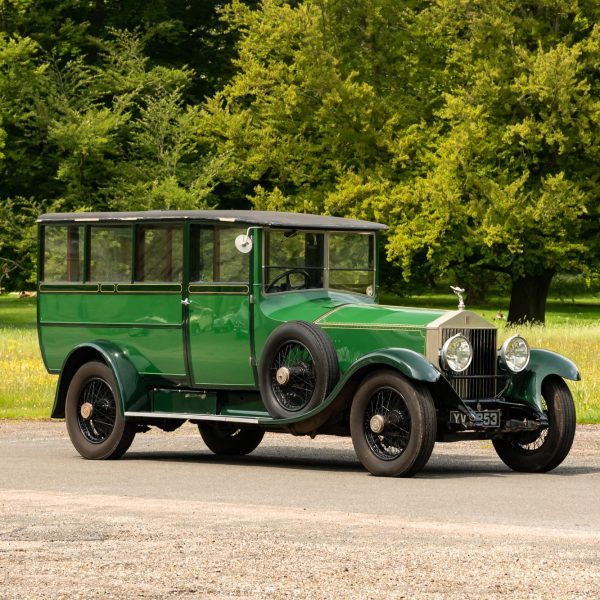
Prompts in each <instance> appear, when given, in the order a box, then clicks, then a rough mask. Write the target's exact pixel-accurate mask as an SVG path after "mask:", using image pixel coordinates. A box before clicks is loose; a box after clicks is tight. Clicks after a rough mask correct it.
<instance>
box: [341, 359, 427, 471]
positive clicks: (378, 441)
mask: <svg viewBox="0 0 600 600" xmlns="http://www.w3.org/2000/svg"><path fill="white" fill-rule="evenodd" d="M436 428H437V422H436V414H435V406H434V404H433V399H432V398H431V394H430V393H429V390H428V389H427V388H426V387H425V386H424V385H423V384H422V383H419V382H417V381H410V380H408V379H406V378H405V377H403V376H402V375H400V374H399V373H397V372H396V371H391V370H383V371H377V372H375V373H373V374H372V375H369V376H368V377H367V378H366V379H365V380H364V381H363V382H362V383H361V385H360V387H359V388H358V391H357V392H356V395H355V396H354V400H353V402H352V408H351V410H350V433H351V435H352V444H353V445H354V450H355V452H356V455H357V456H358V459H359V460H360V462H361V463H362V465H363V466H364V467H365V468H366V469H367V470H368V471H370V472H371V473H372V474H373V475H382V476H387V477H411V476H412V475H414V474H415V473H417V472H418V471H420V470H421V469H422V468H423V467H424V466H425V464H426V463H427V461H428V460H429V457H430V456H431V452H432V451H433V446H434V444H435V436H436Z"/></svg>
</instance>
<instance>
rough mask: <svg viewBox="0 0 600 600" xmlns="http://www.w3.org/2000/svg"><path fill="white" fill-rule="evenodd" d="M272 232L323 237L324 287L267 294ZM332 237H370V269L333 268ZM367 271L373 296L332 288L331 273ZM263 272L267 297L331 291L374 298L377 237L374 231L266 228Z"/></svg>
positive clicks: (264, 291) (262, 289)
mask: <svg viewBox="0 0 600 600" xmlns="http://www.w3.org/2000/svg"><path fill="white" fill-rule="evenodd" d="M271 231H296V232H297V233H316V234H321V235H323V286H322V287H314V288H308V289H300V290H286V291H280V292H267V291H266V289H267V286H268V285H269V281H268V279H267V272H268V269H270V268H273V267H272V266H271V265H270V264H269V259H270V256H269V250H270V234H271ZM331 235H351V236H369V238H370V240H371V243H370V246H369V251H370V252H371V253H372V256H371V257H370V258H371V267H370V268H368V269H342V268H333V269H331V266H330V244H329V242H330V236H331ZM280 268H281V267H280ZM297 268H298V269H302V268H303V267H297ZM332 270H333V271H363V272H364V271H366V272H369V273H371V274H372V277H371V283H370V284H369V285H370V286H372V287H373V296H370V295H369V294H367V293H366V292H365V293H361V292H356V291H353V290H347V289H342V288H337V287H336V288H333V287H331V286H330V272H331V271H332ZM260 272H261V279H262V282H261V291H262V294H263V295H264V296H265V297H267V298H268V297H271V296H274V295H276V294H290V293H295V292H306V291H308V290H331V291H336V292H342V293H347V294H357V295H359V296H365V297H367V298H369V297H374V296H375V291H376V288H377V287H378V281H377V235H376V233H375V232H374V231H365V232H362V231H347V230H334V229H331V230H322V229H293V228H287V227H272V228H264V230H263V243H262V264H261V267H260Z"/></svg>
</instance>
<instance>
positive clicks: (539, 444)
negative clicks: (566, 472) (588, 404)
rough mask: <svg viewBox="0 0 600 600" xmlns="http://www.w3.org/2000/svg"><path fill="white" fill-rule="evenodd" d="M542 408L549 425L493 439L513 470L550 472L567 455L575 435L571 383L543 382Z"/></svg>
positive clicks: (500, 454) (546, 380)
mask: <svg viewBox="0 0 600 600" xmlns="http://www.w3.org/2000/svg"><path fill="white" fill-rule="evenodd" d="M542 408H543V409H544V412H545V413H546V416H547V417H548V427H547V428H544V429H540V430H538V431H533V432H531V431H527V432H523V433H516V434H512V435H511V436H510V437H509V438H507V439H501V440H493V444H494V449H495V450H496V453H497V454H498V456H499V457H500V459H501V460H502V462H504V464H505V465H507V466H508V467H510V468H511V469H512V470H513V471H521V472H525V473H546V472H547V471H551V470H552V469H555V468H556V467H558V465H560V463H561V462H562V461H563V460H564V459H565V458H566V457H567V455H568V454H569V450H571V446H572V445H573V439H574V437H575V425H576V417H575V404H574V402H573V396H572V395H571V392H570V391H569V388H568V387H567V384H566V383H565V382H564V381H563V380H562V379H560V378H559V377H549V378H546V379H545V380H544V383H543V384H542Z"/></svg>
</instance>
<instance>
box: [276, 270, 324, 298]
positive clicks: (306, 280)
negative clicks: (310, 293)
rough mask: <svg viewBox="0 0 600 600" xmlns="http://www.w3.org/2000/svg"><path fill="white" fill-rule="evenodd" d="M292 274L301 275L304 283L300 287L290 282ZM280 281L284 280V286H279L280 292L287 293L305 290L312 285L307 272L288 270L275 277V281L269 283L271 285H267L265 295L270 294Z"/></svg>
mask: <svg viewBox="0 0 600 600" xmlns="http://www.w3.org/2000/svg"><path fill="white" fill-rule="evenodd" d="M294 273H296V274H298V275H302V278H303V279H304V283H303V284H302V285H297V286H293V285H292V282H291V281H290V275H293V274H294ZM282 279H285V285H282V286H279V287H280V289H279V291H280V292H289V291H290V290H305V289H307V288H309V287H310V286H311V284H312V279H311V278H310V274H309V273H308V271H305V270H304V269H289V270H287V271H284V272H283V273H282V274H281V275H279V276H277V277H275V279H273V281H271V283H269V285H267V288H266V290H265V291H266V292H267V293H269V292H272V291H273V290H274V288H275V286H276V284H277V282H279V281H281V280H282Z"/></svg>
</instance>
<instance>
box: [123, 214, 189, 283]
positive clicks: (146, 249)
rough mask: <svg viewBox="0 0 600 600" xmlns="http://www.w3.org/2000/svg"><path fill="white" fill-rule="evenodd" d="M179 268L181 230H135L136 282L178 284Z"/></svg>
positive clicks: (163, 227)
mask: <svg viewBox="0 0 600 600" xmlns="http://www.w3.org/2000/svg"><path fill="white" fill-rule="evenodd" d="M182 267H183V231H182V228H181V227H180V226H173V225H148V226H143V227H138V229H137V259H136V268H135V280H136V281H151V282H164V281H167V282H171V281H181V273H182Z"/></svg>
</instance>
